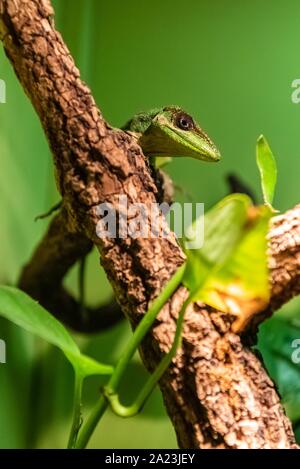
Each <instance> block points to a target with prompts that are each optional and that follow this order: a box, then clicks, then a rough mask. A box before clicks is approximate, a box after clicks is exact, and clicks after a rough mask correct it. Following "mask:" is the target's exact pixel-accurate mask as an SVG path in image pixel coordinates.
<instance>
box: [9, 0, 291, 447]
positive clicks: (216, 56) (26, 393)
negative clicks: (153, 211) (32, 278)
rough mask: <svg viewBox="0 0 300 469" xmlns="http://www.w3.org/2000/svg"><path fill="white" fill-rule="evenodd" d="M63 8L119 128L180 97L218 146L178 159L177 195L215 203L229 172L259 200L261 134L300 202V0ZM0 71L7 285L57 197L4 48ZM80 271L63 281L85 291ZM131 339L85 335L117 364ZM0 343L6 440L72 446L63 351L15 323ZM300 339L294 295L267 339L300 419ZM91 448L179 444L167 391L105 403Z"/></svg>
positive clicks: (79, 53) (92, 278)
mask: <svg viewBox="0 0 300 469" xmlns="http://www.w3.org/2000/svg"><path fill="white" fill-rule="evenodd" d="M53 5H54V7H55V12H56V24H57V27H58V29H59V30H60V31H61V33H62V34H63V37H64V39H65V41H66V42H67V44H68V46H69V48H70V50H71V52H72V54H73V55H74V57H75V59H76V62H77V65H78V67H79V68H80V70H81V73H82V77H83V79H84V80H85V81H86V82H87V83H88V85H89V86H90V87H91V88H92V91H93V93H94V96H95V98H96V100H97V102H98V104H99V106H100V108H101V110H102V112H103V114H104V116H105V117H106V119H107V120H108V121H109V122H110V123H111V124H112V125H114V126H120V125H122V124H123V123H124V122H125V121H126V120H127V119H128V118H129V117H131V116H132V115H133V114H134V113H136V112H137V111H141V110H147V109H149V108H152V107H157V106H163V105H168V104H178V105H180V106H182V107H183V108H185V109H186V110H188V111H190V112H191V113H192V114H193V115H194V116H195V117H196V118H197V119H198V121H199V122H200V123H201V125H202V126H203V127H204V128H205V129H206V130H207V131H208V133H209V135H210V136H211V137H212V138H213V139H214V141H215V142H216V143H217V145H218V146H219V148H220V150H221V152H222V156H223V160H222V162H221V163H219V164H218V165H209V164H207V165H206V164H203V163H201V162H198V161H194V160H191V159H189V160H185V159H177V160H174V161H173V162H172V164H171V165H170V166H169V167H168V171H169V173H170V174H171V175H172V177H173V178H174V180H175V182H176V184H177V185H179V186H180V187H181V188H182V192H181V193H180V194H179V197H181V198H182V197H186V196H188V197H191V198H192V199H193V200H195V201H201V202H205V204H206V207H207V208H209V207H210V206H211V205H212V204H214V203H215V202H217V201H218V200H219V199H220V198H221V197H223V196H224V195H225V194H226V193H227V192H228V187H227V185H226V175H227V174H228V173H229V172H232V171H234V172H235V173H236V174H238V175H239V176H240V177H242V178H243V180H244V181H245V182H247V183H248V184H249V185H250V186H251V187H252V188H253V190H254V191H255V192H256V193H257V194H258V195H259V194H260V192H259V178H258V172H257V169H256V165H255V142H256V139H257V137H258V136H259V135H260V134H261V133H263V134H264V135H265V136H266V137H267V139H268V141H269V143H270V145H271V147H272V149H273V152H274V154H275V156H276V158H277V162H278V170H279V179H278V186H277V193H276V200H275V205H276V207H277V208H278V209H280V210H286V209H288V208H289V207H292V206H293V205H294V204H296V203H297V202H299V201H300V191H299V174H300V137H299V120H300V104H299V105H296V104H293V103H292V101H291V93H292V88H291V83H292V81H293V80H294V79H295V78H300V46H299V31H300V3H299V1H298V0H265V1H264V2H262V1H259V0H251V1H250V0H248V1H245V0H244V1H241V0H227V1H226V2H225V1H224V0H215V1H214V2H211V1H210V0H185V1H184V2H182V0H164V1H162V0H151V1H146V0H144V1H141V0H127V1H126V2H125V1H123V0H115V1H114V2H104V1H103V0H76V1H74V0H55V1H54V0H53ZM0 78H1V79H4V80H5V82H6V85H7V103H6V104H0V216H1V230H0V282H1V283H6V284H7V283H9V284H14V283H15V282H16V280H17V278H18V274H19V272H20V269H21V266H22V265H23V264H24V263H25V262H26V261H27V260H28V259H29V257H30V254H31V253H32V250H33V248H34V246H35V245H36V243H37V242H38V241H39V239H40V238H41V236H42V234H43V233H44V231H45V229H46V227H47V224H48V220H46V221H39V222H34V218H35V216H36V215H38V214H41V213H43V212H45V211H47V210H48V209H49V207H51V206H52V205H54V204H55V203H56V202H57V201H58V200H59V195H58V194H57V192H56V189H55V184H54V178H53V168H52V162H51V155H50V152H49V149H48V147H47V143H46V141H45V138H44V135H43V132H42V129H41V126H40V124H39V121H38V119H37V117H36V115H35V113H34V111H33V109H32V106H31V104H30V103H29V101H28V99H27V98H26V97H25V95H24V92H23V90H22V89H21V87H20V85H19V83H18V81H17V79H16V78H15V76H14V74H13V71H12V69H11V66H10V64H9V63H8V61H7V59H6V57H5V55H4V53H3V50H2V49H0ZM183 194H185V195H183ZM76 271H77V267H75V268H74V269H73V270H72V272H71V273H70V275H69V277H68V279H67V280H66V283H67V284H68V286H69V288H71V289H72V290H73V291H74V293H75V294H77V288H76ZM87 286H88V288H87V289H88V300H89V302H90V303H91V304H96V303H99V302H103V301H105V300H107V299H108V298H109V297H110V286H109V284H108V282H107V280H106V278H105V275H104V273H103V272H102V271H101V270H99V266H98V258H97V255H96V254H95V253H94V254H93V255H91V256H90V257H89V262H88V280H87ZM129 334H130V330H129V327H128V325H127V324H126V323H125V322H124V323H122V324H119V325H118V326H116V327H114V328H113V329H111V330H110V331H108V332H106V333H103V334H98V335H95V336H91V337H87V336H78V335H77V339H78V342H79V344H80V346H81V347H82V349H84V351H85V353H88V354H90V355H92V356H95V357H98V358H99V359H102V360H105V361H109V362H111V363H114V361H115V360H116V359H117V357H118V355H119V353H120V351H121V350H122V347H123V346H124V344H125V343H126V340H127V339H128V337H129ZM0 338H1V339H4V340H5V341H6V343H7V364H6V365H0V447H2V448H24V447H39V448H41V447H64V446H65V444H66V440H67V434H68V430H69V425H70V417H71V415H70V413H71V405H72V379H73V378H72V370H71V368H70V367H69V365H68V364H67V363H66V361H65V359H64V358H63V356H62V355H61V354H60V352H59V351H58V350H56V349H54V348H52V347H49V346H48V345H46V344H45V343H43V342H41V341H39V340H37V339H35V338H34V337H32V336H31V335H29V334H27V333H24V332H23V331H21V330H20V329H18V328H17V327H15V326H12V325H11V324H9V323H8V322H6V321H4V320H1V321H0ZM294 338H300V303H299V300H297V299H296V300H294V301H293V302H291V303H289V305H287V306H286V307H285V308H284V309H283V310H282V311H280V312H278V313H276V315H275V316H274V318H272V319H271V320H269V321H268V322H267V323H266V324H265V325H264V326H263V327H262V328H261V332H260V341H259V348H260V351H261V352H262V353H263V356H264V359H265V362H266V365H267V367H268V369H269V370H270V373H271V375H272V376H273V377H274V379H275V381H276V383H277V385H278V386H279V389H280V392H281V394H282V396H283V402H284V404H285V407H286V409H287V412H288V414H289V416H290V417H291V418H292V420H293V422H295V426H297V420H298V419H300V384H299V383H300V381H299V378H300V364H298V365H297V364H294V363H292V361H291V353H292V351H293V349H292V348H291V342H292V340H293V339H294ZM145 377H146V372H145V371H144V370H143V368H142V365H141V364H140V361H139V359H138V357H136V359H135V361H134V362H133V364H132V366H131V368H130V372H129V376H128V377H127V383H126V385H125V386H124V394H125V396H126V399H128V400H130V399H131V398H132V397H133V396H134V395H135V393H136V390H137V389H138V388H139V387H140V386H141V384H142V382H143V381H144V380H145ZM100 384H101V383H99V380H98V379H90V380H89V382H88V383H87V386H86V392H85V396H84V397H85V403H86V405H87V406H89V405H91V404H92V403H93V402H94V401H95V399H96V397H97V394H98V390H99V386H100ZM299 428H300V427H299ZM296 431H297V428H296ZM299 437H300V432H299ZM90 446H91V447H98V448H101V447H103V448H105V447H106V448H139V447H144V448H173V447H176V438H175V434H174V431H173V428H172V426H171V424H170V422H169V420H168V418H167V416H166V413H165V410H164V407H163V403H162V399H161V396H160V393H159V391H158V390H157V391H156V392H155V393H154V394H153V396H152V397H151V399H150V401H149V403H148V404H147V405H146V408H145V410H144V411H143V413H142V414H141V415H139V416H137V417H135V418H133V419H130V420H122V419H118V418H117V417H114V416H113V415H112V414H110V413H109V412H108V413H107V415H106V416H105V418H104V419H103V421H102V422H101V424H100V425H99V427H98V430H97V432H96V434H95V436H94V437H93V439H92V441H91V445H90Z"/></svg>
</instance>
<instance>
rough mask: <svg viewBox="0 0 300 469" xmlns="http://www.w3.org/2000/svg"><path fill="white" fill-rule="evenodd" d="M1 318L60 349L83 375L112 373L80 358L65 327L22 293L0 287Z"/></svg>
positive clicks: (17, 290) (107, 366)
mask: <svg viewBox="0 0 300 469" xmlns="http://www.w3.org/2000/svg"><path fill="white" fill-rule="evenodd" d="M0 315H1V316H3V317H5V318H6V319H9V320H10V321H12V322H13V323H15V324H17V325H18V326H20V327H22V328H23V329H25V330H26V331H28V332H31V333H32V334H35V335H37V336H39V337H40V338H42V339H44V340H46V341H47V342H49V343H50V344H52V345H55V346H56V347H58V348H59V349H61V350H62V352H63V353H64V354H65V355H66V357H67V358H68V360H69V361H70V362H71V364H72V365H73V367H74V368H75V369H76V370H77V371H80V372H81V375H82V376H89V375H95V374H110V373H112V371H113V369H112V367H111V366H109V365H103V364H101V363H98V362H96V361H95V360H93V359H92V358H89V357H87V356H85V355H82V354H81V353H80V350H79V348H78V346H77V344H76V343H75V342H74V340H73V339H72V337H71V336H70V334H69V333H68V331H67V330H66V329H65V328H64V326H63V325H62V324H61V323H60V322H59V321H57V319H55V318H54V317H53V316H52V315H51V314H50V313H48V311H46V310H45V309H44V308H43V307H42V306H40V305H39V304H38V303H37V302H36V301H34V300H33V299H32V298H30V297H29V296H28V295H27V294H26V293H24V292H23V291H21V290H19V289H17V288H13V287H7V286H1V287H0Z"/></svg>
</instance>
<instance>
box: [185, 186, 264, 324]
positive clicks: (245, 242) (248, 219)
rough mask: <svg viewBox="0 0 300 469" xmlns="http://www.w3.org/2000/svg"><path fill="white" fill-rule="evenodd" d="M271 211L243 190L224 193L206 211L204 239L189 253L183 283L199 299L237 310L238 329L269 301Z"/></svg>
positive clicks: (220, 308) (223, 309)
mask: <svg viewBox="0 0 300 469" xmlns="http://www.w3.org/2000/svg"><path fill="white" fill-rule="evenodd" d="M270 216H271V211H270V209H269V208H268V207H254V206H253V205H252V204H251V201H250V199H249V198H248V197H247V196H245V195H241V194H233V195H230V196H228V197H226V198H225V199H224V200H223V201H221V202H220V203H219V204H217V205H216V207H214V208H213V209H212V210H211V211H210V212H208V213H207V214H206V215H205V219H204V224H205V240H204V245H203V247H202V248H200V249H195V250H190V251H187V257H188V264H187V269H186V273H185V276H184V284H185V286H186V287H187V288H189V290H190V291H193V292H195V294H194V299H195V300H201V301H203V302H205V303H206V304H208V305H211V306H213V307H215V308H217V309H219V310H221V311H224V312H229V313H231V314H236V315H237V316H238V318H239V319H238V321H236V326H235V329H236V330H238V329H240V328H241V326H242V325H243V324H244V321H246V320H247V318H248V317H249V316H251V314H253V312H257V311H260V310H261V309H263V308H264V307H265V306H266V305H267V303H268V300H269V295H270V292H269V283H268V267H267V241H266V234H267V230H268V224H269V219H270Z"/></svg>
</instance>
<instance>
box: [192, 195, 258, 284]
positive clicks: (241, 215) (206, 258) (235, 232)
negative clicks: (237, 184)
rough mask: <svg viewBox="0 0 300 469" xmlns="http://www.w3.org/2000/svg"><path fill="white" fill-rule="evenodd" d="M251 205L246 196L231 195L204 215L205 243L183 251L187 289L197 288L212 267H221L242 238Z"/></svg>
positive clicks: (195, 223)
mask: <svg viewBox="0 0 300 469" xmlns="http://www.w3.org/2000/svg"><path fill="white" fill-rule="evenodd" d="M250 205H251V200H250V199H249V197H248V196H246V195H243V194H232V195H229V196H227V197H225V198H224V199H223V200H221V201H220V202H219V203H218V204H217V205H216V206H215V207H213V208H212V209H211V210H210V211H209V212H208V213H206V214H205V216H204V231H205V241H204V245H203V246H202V247H201V248H200V249H191V250H186V255H187V258H188V262H187V267H186V272H185V275H184V282H185V285H186V287H187V288H189V290H190V291H197V290H200V289H201V288H202V286H203V283H204V282H205V281H206V278H207V276H208V275H209V274H210V273H211V272H212V270H213V269H214V271H215V270H216V269H218V268H220V267H221V266H222V265H223V264H224V263H225V262H226V260H227V259H228V258H229V257H230V256H231V254H232V252H233V250H234V249H235V246H236V244H237V242H238V240H239V239H240V237H241V232H242V228H243V226H244V225H245V223H246V220H247V210H248V208H249V206H250ZM200 226H201V224H200V223H198V220H196V221H195V222H194V223H193V226H192V230H189V231H192V232H195V229H197V227H200ZM191 239H192V238H189V241H190V240H191Z"/></svg>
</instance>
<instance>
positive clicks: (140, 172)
mask: <svg viewBox="0 0 300 469" xmlns="http://www.w3.org/2000/svg"><path fill="white" fill-rule="evenodd" d="M52 17H53V11H52V8H51V5H50V2H49V1H48V0H0V36H1V39H2V41H3V44H4V48H5V51H6V54H7V55H8V57H9V59H10V61H11V63H12V65H13V67H14V69H15V72H16V74H17V76H18V78H19V80H20V82H21V83H22V85H23V87H24V89H25V91H26V93H27V95H28V96H29V98H30V99H31V101H32V103H33V105H34V107H35V109H36V111H37V113H38V115H39V117H40V120H41V122H42V125H43V128H44V130H45V133H46V136H47V138H48V141H49V145H50V147H51V149H52V153H53V156H54V162H55V167H56V172H57V181H58V186H59V189H60V192H61V194H62V196H63V201H64V209H65V211H66V213H67V231H68V232H70V233H73V235H74V236H76V237H77V236H78V240H79V245H80V242H81V241H82V237H83V238H84V239H85V238H88V239H89V240H90V241H91V242H93V243H94V244H95V245H96V246H97V248H98V250H99V252H100V256H101V262H102V265H103V266H104V268H105V270H106V273H107V275H108V277H109V279H110V281H111V284H112V286H113V288H114V291H115V294H116V297H117V299H118V301H119V302H120V304H121V305H122V309H123V311H124V312H125V313H126V315H127V317H128V319H129V320H130V321H131V323H132V324H133V326H134V325H135V324H136V323H137V322H138V321H139V319H140V318H141V315H142V314H143V313H144V312H145V311H146V310H147V307H148V304H149V302H150V301H151V300H152V299H153V298H154V297H155V296H156V295H157V293H158V292H159V291H160V290H161V289H162V287H163V285H164V284H165V282H166V281H167V280H168V279H169V278H170V276H171V275H172V274H173V272H174V271H175V270H176V269H177V267H178V266H179V265H180V264H181V263H182V262H183V259H184V257H183V253H182V252H181V250H180V248H179V246H178V244H177V243H176V240H175V237H174V235H173V233H171V232H169V234H168V237H167V238H163V239H161V238H149V239H133V238H129V237H128V238H126V239H99V238H98V237H97V235H96V225H97V222H98V220H99V217H98V215H97V210H96V206H97V205H98V204H100V203H102V202H110V203H111V204H112V206H113V207H115V209H116V211H117V212H118V209H119V207H118V195H119V194H123V195H126V196H127V197H128V200H129V202H142V203H144V204H145V205H146V206H148V207H149V206H150V204H152V203H154V202H155V193H156V187H155V185H154V183H153V180H152V179H151V176H150V174H149V171H148V166H147V164H146V162H145V159H144V157H143V155H142V153H141V149H140V148H139V147H138V146H137V145H136V144H135V142H134V141H133V140H132V139H131V137H130V136H129V135H127V134H126V133H124V132H121V131H116V130H113V129H111V128H110V127H109V126H108V125H107V123H106V122H105V121H104V120H103V118H102V116H101V114H100V112H99V111H98V109H97V107H96V105H95V102H94V100H93V98H92V96H91V93H90V91H89V89H88V88H87V87H86V85H84V84H83V83H82V81H81V80H80V78H79V72H78V70H77V69H76V67H75V65H74V63H73V60H72V58H71V56H70V53H69V51H68V50H67V48H66V46H65V44H64V43H63V40H62V38H61V36H60V35H59V33H57V32H56V31H55V28H54V24H53V20H52ZM295 210H296V212H295V211H291V212H288V214H287V215H286V216H284V217H282V219H281V220H280V219H279V220H278V219H277V221H276V222H275V227H274V230H275V231H274V235H273V234H272V231H271V252H272V250H273V252H274V253H275V259H273V258H271V276H272V288H273V299H272V303H271V306H272V308H275V307H277V306H278V305H279V304H281V303H282V302H284V301H287V300H288V299H289V298H290V297H291V296H293V294H294V293H295V292H298V288H299V287H297V286H296V285H297V279H298V276H299V273H298V272H299V258H298V250H299V239H298V238H300V237H299V224H297V225H293V223H296V217H297V215H299V208H296V209H295ZM148 222H149V223H150V220H148ZM163 222H164V221H163V219H161V223H163ZM276 223H278V224H277V225H276ZM291 229H292V230H291ZM288 230H289V231H288ZM280 233H281V234H280ZM291 233H294V234H292V237H291ZM287 234H289V236H287V238H286V235H287ZM281 236H282V237H283V238H284V239H283V238H281ZM80 240H81V241H80ZM85 243H86V241H84V242H83V245H84V246H85V247H84V249H87V244H88V243H87V244H85ZM282 243H283V244H282ZM42 244H43V243H42ZM284 246H285V247H284ZM80 249H81V248H80V247H78V251H80ZM290 255H292V256H293V258H294V261H293V262H291V259H290ZM64 256H65V254H64V252H61V258H62V259H63V258H64ZM67 257H68V256H67ZM41 258H42V259H43V256H41ZM295 263H296V265H295ZM42 264H43V260H41V267H43V265H42ZM292 266H293V269H294V270H293V271H291V270H290V269H291V267H292ZM57 268H59V267H57ZM28 269H29V270H30V265H29V266H28ZM36 269H37V270H39V269H38V268H35V269H33V270H34V271H37V270H36ZM42 271H43V268H41V269H40V272H42ZM294 272H296V274H295V275H294ZM277 282H279V283H280V286H279V284H278V283H277ZM51 294H52V293H51ZM186 295H187V292H186V290H185V289H184V288H180V289H179V290H178V291H177V292H176V293H175V294H174V296H173V298H172V299H171V301H170V302H169V303H168V304H167V305H166V306H165V307H164V309H163V311H162V312H161V313H160V316H159V318H158V321H157V323H156V325H155V327H154V328H153V330H152V333H151V334H149V335H148V337H147V339H146V340H145V341H144V343H143V345H142V348H141V353H142V357H143V360H144V363H145V365H146V367H147V368H148V369H149V370H152V369H153V368H154V367H155V365H156V364H157V363H158V361H159V360H160V359H161V357H162V354H163V353H165V352H166V351H167V350H168V349H169V348H170V346H171V343H172V340H173V336H174V332H175V327H176V317H177V315H178V311H179V309H180V306H181V304H182V302H183V300H184V298H185V297H186ZM231 322H232V318H230V317H229V316H225V315H222V314H221V313H219V312H217V311H214V310H213V309H211V308H207V307H205V306H204V305H199V304H197V303H195V304H193V305H191V306H190V307H189V308H188V311H187V314H186V320H185V328H184V334H183V344H182V348H181V350H179V351H178V353H177V356H176V359H175V360H174V363H173V365H172V367H171V368H170V369H169V370H168V372H167V373H166V374H165V375H164V377H163V379H162V381H161V383H160V386H161V389H162V392H163V396H164V399H165V403H166V406H167V409H168V412H169V415H170V418H171V419H172V422H173V424H174V427H175V430H176V433H177V437H178V442H179V445H180V446H181V447H185V448H214V447H217V448H293V447H296V445H295V440H294V436H293V432H292V428H291V424H290V422H289V421H288V419H287V418H286V416H285V415H284V411H283V409H282V407H281V405H280V401H279V397H278V394H277V392H276V389H275V387H274V384H273V383H272V381H271V380H270V378H269V377H268V376H267V373H266V371H265V370H264V368H263V366H262V364H261V362H260V359H259V358H258V357H257V356H255V355H254V354H253V353H252V352H251V350H250V349H249V348H247V347H245V346H244V345H243V344H242V342H241V339H240V337H239V336H238V335H236V334H233V333H232V332H231V328H230V325H231Z"/></svg>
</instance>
